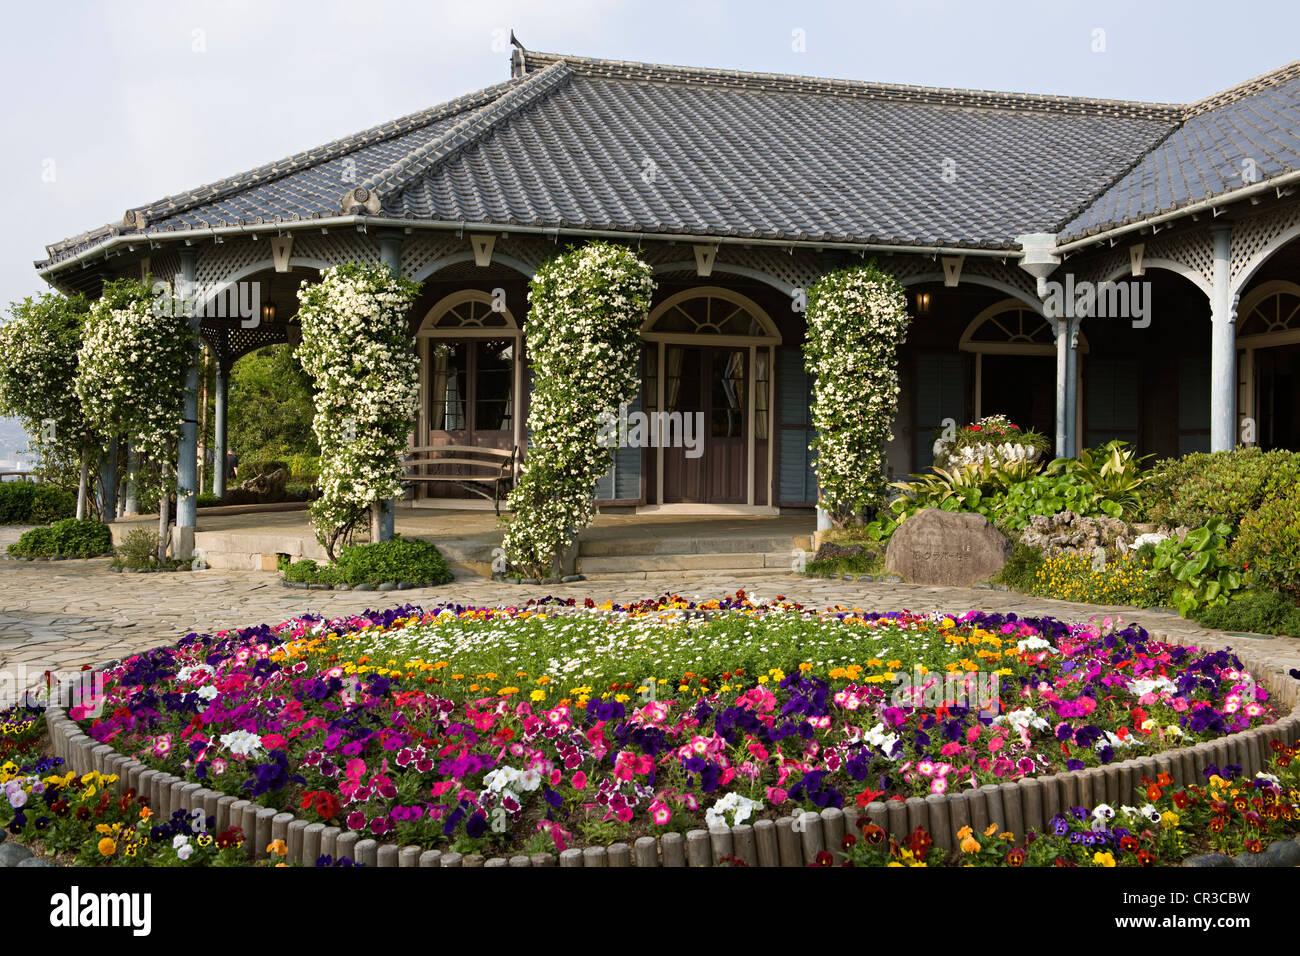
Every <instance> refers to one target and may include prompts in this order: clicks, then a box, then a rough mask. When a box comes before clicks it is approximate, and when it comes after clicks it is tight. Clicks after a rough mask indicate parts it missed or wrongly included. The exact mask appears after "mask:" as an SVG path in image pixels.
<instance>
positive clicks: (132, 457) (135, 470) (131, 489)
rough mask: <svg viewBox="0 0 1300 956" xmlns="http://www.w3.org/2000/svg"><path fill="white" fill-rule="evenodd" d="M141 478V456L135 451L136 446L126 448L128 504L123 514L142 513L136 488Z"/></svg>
mask: <svg viewBox="0 0 1300 956" xmlns="http://www.w3.org/2000/svg"><path fill="white" fill-rule="evenodd" d="M139 477H140V455H139V453H138V452H137V451H136V450H135V446H134V445H127V446H126V502H125V504H124V506H123V508H122V513H123V514H126V515H138V514H139V513H140V502H139V500H138V499H137V498H136V488H137V487H138V481H139Z"/></svg>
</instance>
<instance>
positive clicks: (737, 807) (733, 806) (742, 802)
mask: <svg viewBox="0 0 1300 956" xmlns="http://www.w3.org/2000/svg"><path fill="white" fill-rule="evenodd" d="M762 809H763V801H761V800H751V799H750V798H749V797H744V796H741V795H740V794H738V793H736V792H735V791H734V790H733V791H732V792H731V793H728V794H726V795H725V796H723V797H722V798H721V799H720V800H718V801H717V802H716V803H714V804H713V806H711V807H709V808H708V809H707V810H705V811H704V822H705V824H706V825H707V826H708V828H709V829H710V830H712V829H714V828H716V827H726V826H739V825H740V824H742V823H744V822H745V821H746V820H748V819H749V818H750V817H752V816H753V815H754V814H755V813H756V812H758V811H759V810H762ZM728 815H730V817H731V818H730V819H728Z"/></svg>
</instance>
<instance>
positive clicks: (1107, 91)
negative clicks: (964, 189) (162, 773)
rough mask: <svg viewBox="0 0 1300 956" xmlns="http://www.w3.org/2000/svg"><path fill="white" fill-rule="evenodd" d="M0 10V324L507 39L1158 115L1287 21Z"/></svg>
mask: <svg viewBox="0 0 1300 956" xmlns="http://www.w3.org/2000/svg"><path fill="white" fill-rule="evenodd" d="M5 14H6V17H5V20H6V22H5V27H6V35H7V37H8V40H9V42H8V43H7V44H6V49H5V56H4V58H3V60H0V79H2V80H3V83H2V85H0V89H3V90H4V93H3V94H2V95H3V96H4V106H3V109H4V113H5V116H4V119H5V123H4V128H5V129H6V130H8V135H7V137H6V144H5V149H4V150H3V151H2V152H0V168H3V181H4V182H5V184H6V185H7V187H8V188H7V190H6V193H7V201H8V202H9V204H10V214H9V215H8V216H7V217H6V220H7V222H8V223H9V227H8V228H7V229H5V230H4V233H3V238H0V252H2V254H0V307H2V306H3V305H4V304H7V303H8V302H10V301H12V300H14V299H19V298H22V297H23V296H26V295H30V294H32V293H34V292H37V291H40V290H42V289H44V288H45V286H44V283H43V282H42V281H41V280H39V279H38V278H37V276H36V274H35V271H34V270H33V268H32V265H31V263H32V261H33V260H34V259H37V258H43V257H44V245H45V243H48V242H54V241H57V240H59V239H62V238H64V237H67V236H70V235H74V234H76V233H79V232H81V231H83V230H86V229H90V228H93V227H96V226H99V225H102V224H103V223H106V222H116V221H118V220H120V218H121V216H122V214H123V213H124V212H125V211H126V209H127V208H129V207H131V206H136V205H140V204H143V203H147V202H150V201H153V200H155V199H159V198H161V197H163V196H165V195H168V194H170V193H174V192H178V191H181V190H184V189H188V188H193V187H195V186H198V185H201V184H203V183H207V182H211V181H212V180H214V179H219V178H222V177H224V176H228V175H231V174H234V173H236V172H240V171H242V170H245V169H248V168H250V167H253V166H256V165H259V164H261V163H264V162H267V161H269V160H273V159H277V158H279V157H282V156H285V155H288V154H290V153H293V152H296V151H298V150H301V149H305V148H310V147H312V146H317V145H320V144H322V143H325V142H327V141H328V140H331V139H334V138H336V137H339V136H343V135H347V134H349V133H353V132H356V131H358V130H360V129H364V128H366V127H368V126H372V125H375V124H377V123H380V122H383V121H385V120H389V119H392V118H394V117H397V116H401V115H403V114H406V113H409V112H412V111H415V110H418V109H423V108H425V107H428V106H432V105H434V104H436V103H438V102H441V101H443V100H446V99H449V98H451V97H453V96H457V95H459V94H462V93H466V92H469V91H471V90H474V89H477V88H480V87H483V86H487V85H490V84H492V83H497V82H500V81H502V80H504V79H506V78H508V76H509V60H508V56H509V55H508V52H506V51H505V50H504V49H502V46H503V44H504V38H505V37H506V36H508V33H509V30H510V29H511V28H513V29H514V30H515V32H516V33H517V34H518V36H519V37H520V39H521V40H522V41H523V42H524V44H525V45H526V46H528V47H529V48H530V49H536V50H542V51H546V52H554V53H573V54H578V55H585V56H596V57H607V58H611V59H625V60H645V61H652V62H659V63H675V64H685V65H690V66H703V67H722V68H730V69H743V70H762V71H771V72H786V73H801V74H809V75H816V76H834V77H843V78H849V79H860V80H872V81H878V82H892V83H914V84H922V85H928V86H955V87H970V88H979V89H999V90H1012V91H1017V92H1030V93H1060V94H1071V95H1079V96H1102V97H1116V98H1123V99H1139V100H1155V101H1174V102H1185V101H1189V100H1194V99H1198V98H1200V97H1203V96H1206V95H1208V94H1210V93H1213V92H1216V91H1217V90H1220V89H1223V88H1225V87H1228V86H1232V85H1234V84H1236V83H1239V82H1241V81H1243V80H1246V79H1249V78H1250V77H1252V76H1256V75H1258V74H1260V73H1263V72H1266V71H1268V70H1271V69H1273V68H1275V67H1278V66H1281V65H1283V64H1284V63H1287V62H1289V61H1290V60H1292V59H1294V58H1295V57H1296V56H1297V53H1298V52H1300V44H1297V43H1296V41H1295V39H1294V38H1295V37H1296V36H1297V35H1300V6H1297V5H1296V4H1295V3H1294V2H1290V3H1284V2H1263V0H1252V2H1250V3H1241V4H1226V3H1223V2H1221V0H1217V2H1205V0H1194V2H1183V3H1161V2H1150V0H1141V2H1109V0H1106V2H1060V3H1048V2H1003V3H997V2H975V0H972V2H940V0H915V2H909V3H878V2H877V3H868V2H859V3H852V2H825V3H818V2H813V0H803V2H798V3H792V2H770V0H760V2H716V0H685V2H681V0H653V2H623V3H620V2H608V3H601V2H596V0H544V2H535V0H534V2H524V0H513V2H512V0H507V2H493V0H472V2H463V0H461V2H455V3H446V2H441V0H365V2H343V0H302V2H297V0H283V2H275V0H235V2H225V3H203V2H192V0H100V2H91V0H56V2H54V3H43V4H22V5H21V6H19V5H9V4H6V9H5ZM1099 30H1100V31H1104V34H1098V33H1097V31H1099ZM796 31H802V37H803V46H804V49H803V50H802V51H798V50H796V49H795V47H796V46H798V43H797V42H796V38H797V35H796ZM1099 38H1100V39H1101V41H1102V42H1101V44H1099V43H1098V39H1099ZM1098 45H1101V46H1104V50H1100V51H1094V47H1096V46H1098ZM494 47H495V48H494ZM50 180H52V181H50Z"/></svg>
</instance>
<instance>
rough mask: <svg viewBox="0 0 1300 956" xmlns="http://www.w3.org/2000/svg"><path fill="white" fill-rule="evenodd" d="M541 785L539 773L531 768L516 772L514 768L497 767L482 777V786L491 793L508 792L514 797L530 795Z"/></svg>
mask: <svg viewBox="0 0 1300 956" xmlns="http://www.w3.org/2000/svg"><path fill="white" fill-rule="evenodd" d="M541 785H542V775H541V773H540V772H539V771H537V770H534V769H532V768H529V769H528V770H518V769H516V768H515V767H498V768H497V769H496V770H489V771H488V772H487V773H485V774H484V775H483V786H485V787H487V788H488V789H489V790H491V791H492V792H493V793H502V792H509V793H512V794H514V795H515V796H516V797H517V796H519V794H521V793H531V792H532V791H534V790H536V789H537V788H538V787H540V786H541Z"/></svg>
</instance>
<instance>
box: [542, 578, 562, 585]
mask: <svg viewBox="0 0 1300 956" xmlns="http://www.w3.org/2000/svg"><path fill="white" fill-rule="evenodd" d="M542 583H543V584H559V583H560V579H559V578H542Z"/></svg>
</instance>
